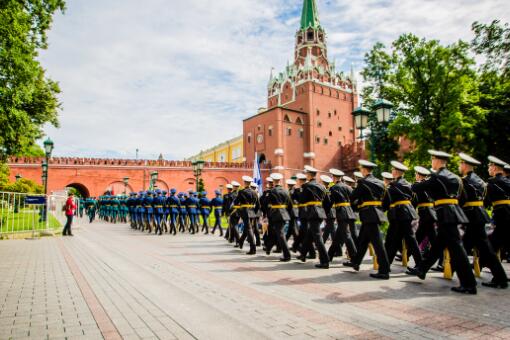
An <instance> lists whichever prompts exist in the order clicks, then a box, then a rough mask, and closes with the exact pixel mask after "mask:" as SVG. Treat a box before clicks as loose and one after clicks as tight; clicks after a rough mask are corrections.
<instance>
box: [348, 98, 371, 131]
mask: <svg viewBox="0 0 510 340" xmlns="http://www.w3.org/2000/svg"><path fill="white" fill-rule="evenodd" d="M371 114H372V112H371V111H370V110H367V109H365V108H364V107H362V106H359V107H357V108H355V109H354V111H352V115H353V116H354V123H355V125H356V129H358V130H360V136H359V139H363V130H365V129H366V128H367V126H368V117H369V116H370V115H371Z"/></svg>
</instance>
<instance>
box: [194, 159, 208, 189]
mask: <svg viewBox="0 0 510 340" xmlns="http://www.w3.org/2000/svg"><path fill="white" fill-rule="evenodd" d="M204 164H205V162H204V161H203V160H198V161H193V162H191V167H192V169H193V175H195V184H196V189H197V192H198V189H199V188H198V182H199V180H200V176H201V175H202V170H203V169H204Z"/></svg>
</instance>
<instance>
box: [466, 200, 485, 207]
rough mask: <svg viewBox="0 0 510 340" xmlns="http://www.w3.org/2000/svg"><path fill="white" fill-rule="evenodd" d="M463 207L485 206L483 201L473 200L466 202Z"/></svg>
mask: <svg viewBox="0 0 510 340" xmlns="http://www.w3.org/2000/svg"><path fill="white" fill-rule="evenodd" d="M462 207H463V208H469V207H483V201H472V202H466V204H464V205H463V206H462Z"/></svg>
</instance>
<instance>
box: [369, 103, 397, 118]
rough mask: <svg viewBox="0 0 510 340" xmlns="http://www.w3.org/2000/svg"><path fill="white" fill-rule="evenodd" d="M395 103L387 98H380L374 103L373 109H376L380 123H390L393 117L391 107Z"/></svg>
mask: <svg viewBox="0 0 510 340" xmlns="http://www.w3.org/2000/svg"><path fill="white" fill-rule="evenodd" d="M392 108H393V104H392V103H391V102H390V101H388V100H386V99H379V100H377V101H376V102H375V103H374V106H373V109H374V110H375V113H376V116H377V122H378V123H388V122H389V121H390V118H391V109H392Z"/></svg>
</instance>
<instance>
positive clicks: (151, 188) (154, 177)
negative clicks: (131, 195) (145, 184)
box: [149, 171, 158, 190]
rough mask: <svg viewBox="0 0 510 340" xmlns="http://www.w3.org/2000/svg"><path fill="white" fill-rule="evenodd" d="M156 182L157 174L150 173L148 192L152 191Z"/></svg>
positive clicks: (154, 172) (155, 172)
mask: <svg viewBox="0 0 510 340" xmlns="http://www.w3.org/2000/svg"><path fill="white" fill-rule="evenodd" d="M157 180H158V172H157V171H153V172H151V185H150V187H149V190H153V189H154V185H155V184H156V181H157Z"/></svg>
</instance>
